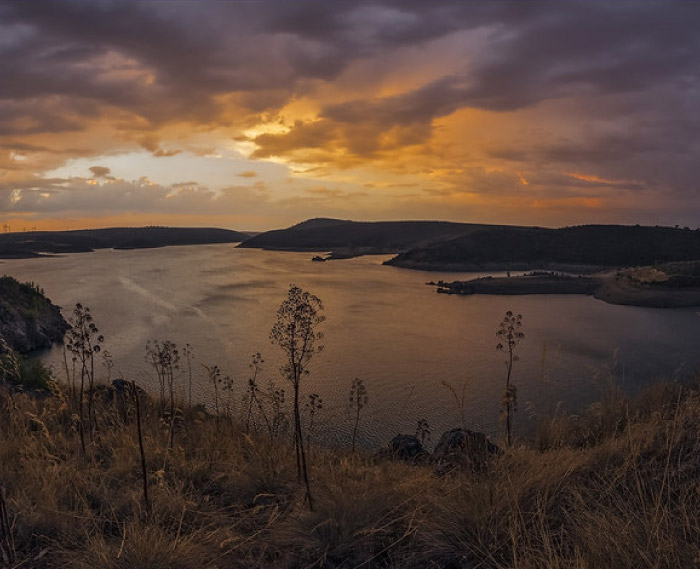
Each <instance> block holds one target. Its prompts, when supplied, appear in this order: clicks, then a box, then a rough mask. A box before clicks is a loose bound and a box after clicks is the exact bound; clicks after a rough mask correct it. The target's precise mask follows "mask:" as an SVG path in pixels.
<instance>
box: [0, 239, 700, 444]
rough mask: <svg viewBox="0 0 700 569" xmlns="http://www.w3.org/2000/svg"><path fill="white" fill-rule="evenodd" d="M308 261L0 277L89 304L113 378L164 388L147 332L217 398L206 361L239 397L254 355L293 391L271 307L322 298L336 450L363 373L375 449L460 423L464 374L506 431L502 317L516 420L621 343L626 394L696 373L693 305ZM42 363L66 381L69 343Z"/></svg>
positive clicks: (201, 393) (476, 410)
mask: <svg viewBox="0 0 700 569" xmlns="http://www.w3.org/2000/svg"><path fill="white" fill-rule="evenodd" d="M311 257H312V254H309V253H288V252H274V251H261V250H257V249H238V248H236V247H235V246H233V245H230V244H217V245H197V246H187V247H165V248H160V249H143V250H134V251H114V250H99V251H96V252H94V253H82V254H73V255H66V256H62V257H52V258H42V259H21V260H7V261H0V274H2V273H6V274H9V275H12V276H14V277H15V278H17V279H20V280H23V281H34V282H36V283H38V284H39V285H40V286H42V287H43V288H44V289H45V291H46V294H47V295H48V296H49V297H50V298H51V299H52V300H53V301H54V302H55V303H57V304H59V305H61V306H62V307H64V312H65V313H68V312H69V311H70V308H71V307H72V306H73V305H74V304H75V303H76V302H82V303H83V304H85V305H87V306H89V307H90V308H91V310H92V313H93V315H94V317H95V320H96V322H97V324H98V326H99V328H100V332H101V333H103V334H104V336H105V338H106V343H105V348H106V349H107V350H108V351H109V352H110V353H111V354H112V355H113V359H114V364H115V372H114V373H115V374H117V375H120V376H123V377H127V378H128V379H136V380H137V381H138V382H140V383H142V384H144V385H150V386H152V387H154V386H155V385H156V381H155V377H154V374H153V372H152V370H151V369H149V367H148V365H147V363H146V360H145V344H146V341H147V340H149V339H171V340H173V341H175V342H177V343H179V344H184V343H189V344H191V345H192V346H193V347H194V351H195V358H196V363H195V382H196V388H195V397H196V398H197V399H198V400H199V401H203V402H211V399H212V388H211V386H210V385H208V384H207V382H206V381H205V379H204V377H205V374H204V370H203V368H202V366H201V364H208V365H211V364H216V365H219V366H220V367H221V368H222V369H223V370H224V372H225V373H227V374H230V375H231V377H233V378H234V380H235V390H234V393H233V394H231V397H232V404H233V405H234V406H238V405H240V400H241V394H242V393H243V391H244V390H245V386H246V384H247V379H246V378H247V377H248V376H249V367H248V364H249V362H250V357H251V355H252V354H253V353H255V352H258V351H259V352H261V353H262V355H263V358H264V359H265V363H264V365H263V373H262V378H261V383H262V385H263V386H266V385H267V384H268V382H270V381H275V382H277V383H278V384H280V385H283V380H282V378H281V377H280V374H279V364H280V362H281V354H280V353H279V349H278V348H277V347H276V346H273V345H272V344H271V343H270V340H269V337H268V334H269V331H270V328H271V327H272V325H273V323H274V321H275V312H276V310H277V307H278V306H279V304H280V302H281V301H282V300H284V298H285V295H286V291H287V289H288V288H289V286H290V284H296V285H299V286H301V287H303V288H305V289H307V290H309V291H311V292H313V293H314V294H316V295H317V296H318V297H320V298H321V299H322V300H323V302H324V305H325V315H326V317H327V321H326V322H325V323H324V324H323V332H324V334H325V337H324V339H323V344H324V346H325V350H324V351H323V352H322V353H320V354H318V355H317V356H315V357H314V359H313V361H312V363H311V366H310V370H311V374H310V375H309V377H308V378H307V379H306V380H305V385H304V390H305V392H306V393H311V392H317V393H319V394H320V395H321V396H322V397H323V398H324V409H323V410H322V412H321V414H320V417H319V420H320V423H321V427H322V428H321V429H320V430H319V433H318V434H317V437H319V439H323V440H324V441H325V442H328V443H334V442H345V441H347V438H348V436H349V432H350V428H351V420H350V417H349V415H348V413H347V410H346V400H347V395H348V392H349V388H350V383H351V381H352V379H353V378H355V377H359V378H362V379H363V380H364V381H365V384H366V386H367V388H368V390H369V397H370V401H369V405H368V407H367V409H366V413H365V415H364V416H363V419H362V423H361V427H360V431H361V433H360V436H361V438H362V443H363V444H364V445H365V446H378V445H380V444H383V443H384V442H386V440H388V439H389V438H390V437H391V436H393V435H394V434H396V433H398V432H413V431H415V426H416V421H417V420H418V419H420V418H424V419H426V420H427V421H428V423H429V424H430V425H431V429H432V431H433V439H436V438H437V437H438V436H439V433H441V432H442V431H444V430H445V429H447V428H451V427H453V426H456V425H458V424H459V423H460V418H459V413H458V410H457V407H456V405H455V403H454V401H453V399H452V396H451V394H450V392H449V390H448V389H446V388H445V387H444V386H443V385H442V382H448V383H450V384H452V385H454V386H455V387H456V388H457V389H458V390H461V386H462V385H463V384H464V383H465V382H466V383H467V389H466V398H465V405H464V411H465V413H464V414H465V423H466V426H467V427H468V428H471V429H477V430H483V431H485V432H487V433H489V434H490V435H492V436H496V435H497V433H498V413H499V402H500V396H501V391H502V388H503V383H504V378H505V364H504V357H503V354H501V353H499V352H497V351H496V349H495V346H496V344H497V339H496V336H495V333H496V329H497V326H498V323H499V322H500V320H501V319H502V318H503V315H504V313H505V311H506V310H512V311H514V312H516V313H520V314H522V315H523V330H524V332H525V340H524V341H523V343H522V345H521V346H519V348H518V351H519V354H520V361H519V362H517V364H516V367H515V370H514V381H515V383H516V384H517V386H518V395H519V410H518V413H517V415H516V428H520V429H525V428H526V426H527V424H528V421H530V420H531V418H532V417H533V416H535V415H537V414H547V413H550V412H551V411H552V410H553V409H554V408H555V406H556V405H557V404H558V403H559V402H562V404H563V405H564V406H565V407H566V408H568V409H569V410H571V411H577V410H580V409H581V408H582V407H583V406H585V405H588V404H590V403H592V402H594V401H595V400H596V399H597V398H598V397H599V394H600V391H601V385H602V383H603V382H604V380H605V378H606V377H607V376H608V375H609V373H610V369H611V366H612V363H611V362H612V361H613V359H614V358H615V356H614V354H615V353H616V352H617V357H616V359H617V368H616V381H617V382H618V383H620V384H621V385H622V386H623V387H624V388H625V389H627V390H628V391H634V390H636V389H638V388H639V387H640V386H642V385H644V384H646V383H648V382H650V381H655V380H658V379H660V378H673V377H678V376H683V375H688V374H690V373H691V372H692V371H693V370H694V369H695V366H696V365H697V364H698V360H699V359H700V358H699V356H698V350H697V348H698V344H699V343H700V342H699V341H698V340H700V318H699V317H698V314H697V311H696V309H653V308H638V307H626V306H613V305H609V304H606V303H604V302H602V301H599V300H595V299H593V298H591V297H587V296H573V295H569V296H565V295H551V296H544V295H534V296H455V295H441V294H436V293H435V292H434V289H433V288H432V287H428V286H426V285H425V283H426V281H429V280H439V279H445V280H454V279H457V278H467V277H465V275H464V274H461V275H460V274H456V273H426V272H420V271H410V270H405V269H399V268H395V267H387V266H382V265H381V263H382V261H383V260H385V259H386V258H387V257H386V256H368V257H361V258H358V259H349V260H342V261H330V262H325V263H314V262H311V261H310V259H311ZM491 274H497V273H491ZM468 276H469V277H473V276H477V275H474V274H470V275H468ZM44 357H45V359H46V361H47V362H49V363H50V364H51V365H52V366H54V368H55V369H56V370H58V371H59V375H60V370H61V369H62V355H61V352H60V350H58V349H54V350H52V351H51V352H50V353H48V354H46V355H45V356H44ZM288 392H289V390H288ZM183 393H184V378H183ZM227 395H228V394H227ZM530 424H531V422H530ZM433 442H435V440H433Z"/></svg>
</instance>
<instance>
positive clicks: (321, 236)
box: [239, 218, 503, 254]
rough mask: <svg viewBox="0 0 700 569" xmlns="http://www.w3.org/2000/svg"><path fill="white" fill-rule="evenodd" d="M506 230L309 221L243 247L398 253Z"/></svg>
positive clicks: (432, 223) (435, 224)
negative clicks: (441, 242) (478, 234)
mask: <svg viewBox="0 0 700 569" xmlns="http://www.w3.org/2000/svg"><path fill="white" fill-rule="evenodd" d="M499 227H503V226H498V225H477V224H472V223H452V222H447V221H349V220H341V219H325V218H318V219H309V220H307V221H304V222H302V223H299V224H297V225H293V226H292V227H289V228H287V229H278V230H274V231H267V232H265V233H261V234H260V235H257V236H255V237H253V238H251V239H248V240H247V241H245V242H243V243H241V244H240V245H239V247H255V248H261V249H274V250H286V251H338V250H343V251H354V252H355V253H356V254H367V253H398V252H399V251H405V250H407V249H410V248H413V247H418V246H422V245H427V244H430V243H434V242H436V241H443V240H445V239H450V238H454V237H457V236H462V235H467V234H470V233H473V232H475V231H483V230H484V229H494V228H499Z"/></svg>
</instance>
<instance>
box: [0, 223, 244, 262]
mask: <svg viewBox="0 0 700 569" xmlns="http://www.w3.org/2000/svg"><path fill="white" fill-rule="evenodd" d="M247 238H248V235H247V234H245V233H240V232H238V231H230V230H228V229H216V228H202V227H114V228H108V229H82V230H77V231H31V232H25V233H4V234H2V235H0V258H3V257H4V258H13V257H33V256H36V255H39V254H41V253H82V252H87V251H92V250H94V249H104V248H118V249H138V248H150V247H164V246H168V245H199V244H205V243H237V242H240V241H244V240H245V239H247Z"/></svg>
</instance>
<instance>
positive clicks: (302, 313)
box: [270, 285, 326, 510]
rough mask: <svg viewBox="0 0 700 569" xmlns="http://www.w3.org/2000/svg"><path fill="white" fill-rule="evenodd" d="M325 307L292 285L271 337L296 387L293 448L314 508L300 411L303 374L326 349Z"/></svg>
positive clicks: (287, 374) (280, 309) (289, 377)
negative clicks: (323, 343) (321, 342)
mask: <svg viewBox="0 0 700 569" xmlns="http://www.w3.org/2000/svg"><path fill="white" fill-rule="evenodd" d="M322 311H323V303H322V302H321V300H320V299H319V298H318V297H317V296H314V295H313V294H311V293H310V292H307V291H304V290H302V289H301V288H299V287H298V286H295V285H292V286H291V287H290V288H289V292H288V294H287V298H286V299H285V300H284V301H283V302H282V304H280V307H279V308H278V310H277V321H276V322H275V324H274V325H273V326H272V330H270V340H271V341H272V343H273V344H276V345H277V346H279V347H280V348H281V350H282V351H283V352H284V355H285V358H286V361H285V363H284V364H283V365H282V367H281V371H282V374H283V375H284V377H285V378H286V379H287V380H288V381H289V382H290V383H291V384H292V387H293V388H294V450H295V453H296V462H297V476H298V477H299V479H300V480H302V479H303V482H304V484H305V485H306V498H307V500H308V501H309V509H311V510H313V499H312V497H311V486H310V484H309V473H308V468H307V463H306V451H305V449H304V437H303V432H302V425H301V413H300V411H299V386H300V384H301V380H302V378H304V377H305V376H307V375H308V374H309V370H308V366H309V363H310V361H311V358H312V357H313V356H314V354H316V353H318V352H319V351H321V350H322V349H323V346H320V345H316V342H317V341H318V340H320V339H321V338H322V337H323V334H322V333H321V332H319V331H318V327H319V325H320V324H321V323H322V322H323V321H324V320H325V319H326V318H325V316H323V315H322V314H321V312H322Z"/></svg>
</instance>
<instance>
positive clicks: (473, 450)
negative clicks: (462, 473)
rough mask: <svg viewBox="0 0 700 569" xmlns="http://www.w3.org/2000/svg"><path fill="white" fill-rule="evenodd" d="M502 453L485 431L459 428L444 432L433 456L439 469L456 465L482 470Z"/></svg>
mask: <svg viewBox="0 0 700 569" xmlns="http://www.w3.org/2000/svg"><path fill="white" fill-rule="evenodd" d="M500 453H501V449H499V448H498V446H496V445H495V444H493V443H492V442H491V441H490V440H489V439H488V438H487V437H486V435H485V434H484V433H477V432H474V431H470V430H469V429H461V428H457V429H452V430H451V431H447V432H446V433H443V435H442V436H441V437H440V440H439V441H438V443H437V445H436V446H435V451H434V452H433V456H432V458H433V460H434V461H435V462H436V463H437V465H438V468H439V470H447V469H450V468H454V467H459V468H468V469H470V470H481V469H483V468H484V467H485V466H486V465H487V463H488V461H489V460H490V459H491V458H493V457H494V456H495V455H498V454H500Z"/></svg>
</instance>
